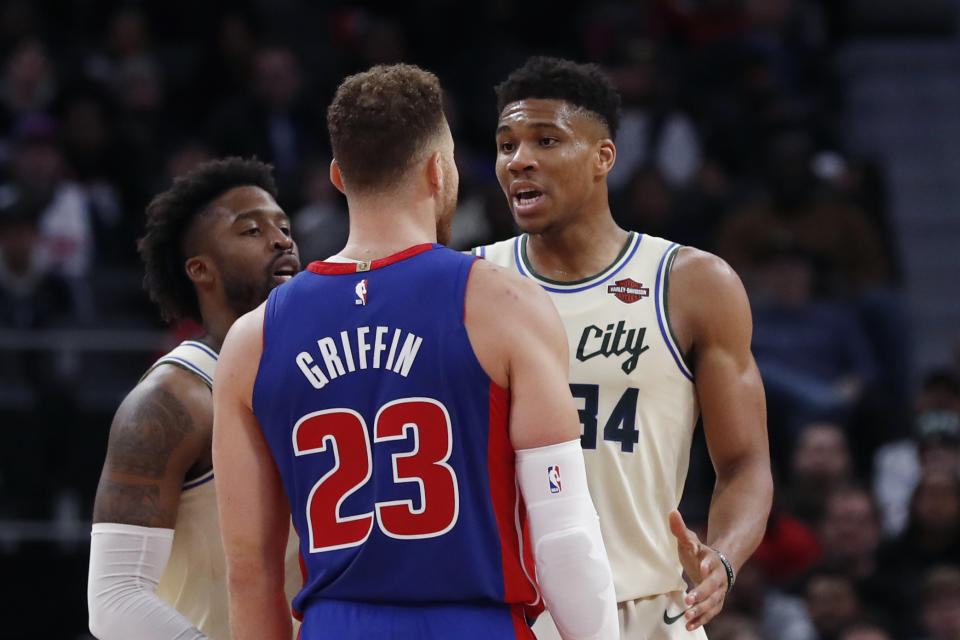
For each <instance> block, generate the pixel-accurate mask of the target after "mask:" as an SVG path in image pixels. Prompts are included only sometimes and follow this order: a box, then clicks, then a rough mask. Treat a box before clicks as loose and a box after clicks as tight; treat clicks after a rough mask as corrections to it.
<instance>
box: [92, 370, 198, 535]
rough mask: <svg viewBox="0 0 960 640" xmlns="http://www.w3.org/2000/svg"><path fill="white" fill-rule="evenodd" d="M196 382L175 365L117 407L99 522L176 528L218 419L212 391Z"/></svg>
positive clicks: (99, 499) (96, 509) (100, 492)
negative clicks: (190, 475) (183, 494)
mask: <svg viewBox="0 0 960 640" xmlns="http://www.w3.org/2000/svg"><path fill="white" fill-rule="evenodd" d="M191 378H193V376H191V375H190V374H188V373H186V372H183V371H179V370H177V369H174V368H172V367H163V368H161V369H158V370H157V371H155V372H154V373H152V374H151V375H150V376H149V377H148V378H147V379H146V380H144V381H143V382H141V383H140V384H139V385H137V387H136V388H135V389H134V390H133V391H131V392H130V394H129V395H128V396H127V397H126V398H125V399H124V401H123V403H121V405H120V407H119V409H117V413H116V415H115V416H114V418H113V424H112V425H111V426H110V440H109V443H108V445H107V457H106V460H105V462H104V465H103V472H102V474H101V476H100V484H99V485H98V487H97V496H96V500H95V502H94V506H93V521H94V522H95V523H98V522H117V523H123V524H132V525H139V526H143V527H162V528H167V529H172V528H173V526H174V524H175V523H176V519H177V507H178V505H179V504H180V491H181V487H182V485H183V482H184V479H185V478H186V474H187V472H188V471H189V470H190V468H191V467H193V466H195V465H196V464H197V463H198V462H199V461H200V460H201V458H202V457H203V456H205V455H206V453H207V451H208V450H209V444H207V443H208V442H209V437H210V427H211V423H212V419H213V414H212V410H211V405H210V391H209V390H208V389H207V388H206V386H205V385H203V383H202V382H200V381H199V380H198V379H195V378H193V379H191ZM204 396H205V397H204Z"/></svg>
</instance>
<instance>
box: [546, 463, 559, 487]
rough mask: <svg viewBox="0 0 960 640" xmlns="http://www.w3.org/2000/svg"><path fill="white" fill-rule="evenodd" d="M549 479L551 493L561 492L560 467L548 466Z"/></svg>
mask: <svg viewBox="0 0 960 640" xmlns="http://www.w3.org/2000/svg"><path fill="white" fill-rule="evenodd" d="M547 480H548V481H549V482H550V493H560V467H559V466H557V465H555V466H552V467H547Z"/></svg>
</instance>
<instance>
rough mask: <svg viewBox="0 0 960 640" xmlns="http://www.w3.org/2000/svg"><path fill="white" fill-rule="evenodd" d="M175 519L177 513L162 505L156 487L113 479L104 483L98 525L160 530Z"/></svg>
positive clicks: (95, 519) (95, 520)
mask: <svg viewBox="0 0 960 640" xmlns="http://www.w3.org/2000/svg"><path fill="white" fill-rule="evenodd" d="M175 518H176V514H175V513H170V512H169V510H168V509H164V508H163V505H162V504H160V487H158V486H157V485H155V484H153V485H145V484H129V483H126V482H115V481H114V480H110V479H109V478H104V479H103V480H101V481H100V487H99V489H98V491H97V505H96V509H95V513H94V514H93V520H94V522H122V523H124V524H134V525H138V526H141V527H156V526H163V524H164V523H166V522H169V521H172V520H174V519H175Z"/></svg>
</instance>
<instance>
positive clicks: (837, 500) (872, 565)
mask: <svg viewBox="0 0 960 640" xmlns="http://www.w3.org/2000/svg"><path fill="white" fill-rule="evenodd" d="M817 534H818V537H819V540H820V547H821V549H823V556H822V557H821V559H820V564H819V566H820V567H821V569H815V570H814V573H815V574H816V572H817V571H820V570H827V571H830V572H834V573H837V574H839V575H842V576H844V577H846V578H848V579H849V580H850V582H851V585H853V587H854V589H855V590H856V592H857V595H858V597H859V600H860V602H862V603H863V606H864V607H865V609H866V610H867V611H870V612H883V611H893V610H895V608H896V607H897V606H899V604H900V601H901V593H900V586H899V585H896V584H892V583H890V582H889V581H888V580H887V579H886V575H884V574H883V573H881V569H882V567H881V564H880V562H879V559H878V555H877V552H878V549H879V547H880V518H879V514H878V512H877V507H876V504H875V502H874V500H873V496H872V495H871V494H870V493H869V492H868V491H867V490H866V489H863V488H862V487H859V486H855V485H850V486H846V487H841V488H839V489H835V490H834V491H833V492H832V493H831V494H830V496H829V497H828V498H827V501H826V504H825V507H824V513H823V517H822V518H821V519H820V524H819V527H818V528H817ZM808 593H809V589H808ZM841 628H842V626H841V627H837V628H836V629H835V630H834V631H835V632H838V631H839V630H840V629H841Z"/></svg>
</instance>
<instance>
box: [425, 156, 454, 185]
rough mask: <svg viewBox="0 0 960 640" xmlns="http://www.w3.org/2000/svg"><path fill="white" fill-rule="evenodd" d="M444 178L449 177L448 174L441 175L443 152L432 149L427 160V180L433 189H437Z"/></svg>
mask: <svg viewBox="0 0 960 640" xmlns="http://www.w3.org/2000/svg"><path fill="white" fill-rule="evenodd" d="M444 178H449V176H444V175H443V154H441V153H440V152H439V151H434V152H433V154H432V155H431V156H430V159H429V160H427V180H428V181H429V182H430V185H431V186H432V187H433V188H434V190H435V191H439V190H440V187H441V185H442V184H443V180H444Z"/></svg>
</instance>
